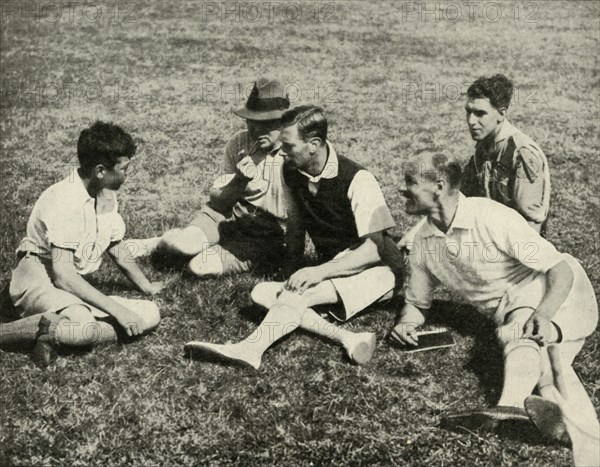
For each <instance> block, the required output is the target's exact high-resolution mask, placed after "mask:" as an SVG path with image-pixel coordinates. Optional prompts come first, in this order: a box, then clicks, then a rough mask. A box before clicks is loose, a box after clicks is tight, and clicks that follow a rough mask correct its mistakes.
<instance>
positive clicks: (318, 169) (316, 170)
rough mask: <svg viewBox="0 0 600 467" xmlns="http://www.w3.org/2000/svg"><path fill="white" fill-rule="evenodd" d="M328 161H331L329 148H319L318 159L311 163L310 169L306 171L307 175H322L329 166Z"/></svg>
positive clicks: (325, 146)
mask: <svg viewBox="0 0 600 467" xmlns="http://www.w3.org/2000/svg"><path fill="white" fill-rule="evenodd" d="M327 159H329V148H328V147H327V145H324V146H321V147H320V148H319V150H318V152H317V157H315V158H314V159H313V160H312V161H311V163H310V165H309V167H308V168H307V169H306V173H307V174H309V175H312V176H313V177H316V176H317V175H321V174H322V173H323V170H324V169H325V165H326V164H327Z"/></svg>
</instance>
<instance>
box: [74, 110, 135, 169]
mask: <svg viewBox="0 0 600 467" xmlns="http://www.w3.org/2000/svg"><path fill="white" fill-rule="evenodd" d="M135 151H136V146H135V143H134V142H133V138H132V137H131V135H130V134H129V133H127V132H126V131H124V130H123V129H122V128H121V127H119V126H117V125H113V124H112V123H105V122H101V121H97V122H96V123H94V124H93V125H92V126H91V127H90V128H86V129H85V130H83V131H82V132H81V133H80V134H79V140H78V141H77V158H78V159H79V166H80V167H81V171H82V174H83V175H89V174H90V172H91V170H92V169H93V168H94V167H96V166H97V165H103V166H104V167H106V168H107V169H112V168H113V167H114V166H115V164H116V163H117V160H118V158H119V157H128V158H131V157H133V155H134V154H135Z"/></svg>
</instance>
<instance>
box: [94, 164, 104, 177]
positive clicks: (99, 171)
mask: <svg viewBox="0 0 600 467" xmlns="http://www.w3.org/2000/svg"><path fill="white" fill-rule="evenodd" d="M105 173H106V167H104V166H103V165H102V164H98V165H97V166H96V167H94V169H93V170H92V176H93V177H96V178H100V179H102V178H104V174H105Z"/></svg>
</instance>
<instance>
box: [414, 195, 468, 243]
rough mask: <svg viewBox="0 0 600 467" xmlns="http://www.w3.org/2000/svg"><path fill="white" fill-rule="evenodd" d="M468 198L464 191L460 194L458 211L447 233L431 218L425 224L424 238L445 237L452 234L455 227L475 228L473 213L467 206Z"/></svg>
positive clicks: (463, 228)
mask: <svg viewBox="0 0 600 467" xmlns="http://www.w3.org/2000/svg"><path fill="white" fill-rule="evenodd" d="M466 201H467V198H466V197H465V195H463V194H462V193H459V194H458V204H457V205H456V213H455V214H454V219H453V220H452V224H450V227H449V228H448V232H446V233H445V234H444V233H443V232H442V231H441V230H440V229H438V228H437V227H436V225H435V224H434V223H433V222H431V219H429V218H428V219H427V222H426V223H425V225H424V226H423V238H426V237H432V236H433V237H445V236H447V235H450V234H451V233H452V232H453V230H454V229H462V230H469V229H472V228H473V213H472V212H469V209H467V206H465V204H466Z"/></svg>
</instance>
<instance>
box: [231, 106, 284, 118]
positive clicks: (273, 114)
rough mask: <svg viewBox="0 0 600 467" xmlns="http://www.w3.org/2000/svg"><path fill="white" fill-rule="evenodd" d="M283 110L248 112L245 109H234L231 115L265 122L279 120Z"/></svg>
mask: <svg viewBox="0 0 600 467" xmlns="http://www.w3.org/2000/svg"><path fill="white" fill-rule="evenodd" d="M284 112H285V110H265V111H256V110H248V109H247V108H246V107H242V108H241V109H234V110H233V113H234V114H235V115H237V116H238V117H241V118H245V119H246V120H257V121H266V120H279V119H280V118H281V117H282V115H283V113H284Z"/></svg>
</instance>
